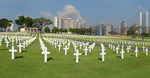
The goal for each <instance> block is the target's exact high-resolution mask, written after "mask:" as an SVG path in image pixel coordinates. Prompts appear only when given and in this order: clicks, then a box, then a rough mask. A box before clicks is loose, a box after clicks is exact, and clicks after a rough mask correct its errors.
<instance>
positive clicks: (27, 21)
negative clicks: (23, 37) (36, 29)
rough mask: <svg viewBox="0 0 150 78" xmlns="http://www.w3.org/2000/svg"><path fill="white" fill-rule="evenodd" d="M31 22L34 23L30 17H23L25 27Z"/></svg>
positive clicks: (30, 25) (30, 24) (29, 25)
mask: <svg viewBox="0 0 150 78" xmlns="http://www.w3.org/2000/svg"><path fill="white" fill-rule="evenodd" d="M33 23H34V20H33V19H32V18H31V17H26V18H25V25H26V26H27V27H32V25H33Z"/></svg>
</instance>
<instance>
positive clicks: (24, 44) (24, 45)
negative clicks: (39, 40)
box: [22, 41, 26, 49]
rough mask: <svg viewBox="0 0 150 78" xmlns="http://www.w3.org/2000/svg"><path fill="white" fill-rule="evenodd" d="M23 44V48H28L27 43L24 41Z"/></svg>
mask: <svg viewBox="0 0 150 78" xmlns="http://www.w3.org/2000/svg"><path fill="white" fill-rule="evenodd" d="M22 44H23V48H24V49H25V48H26V42H25V41H24V42H23V43H22Z"/></svg>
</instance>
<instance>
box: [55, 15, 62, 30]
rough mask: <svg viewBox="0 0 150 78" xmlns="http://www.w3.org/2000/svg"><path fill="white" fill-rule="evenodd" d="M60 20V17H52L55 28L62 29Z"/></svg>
mask: <svg viewBox="0 0 150 78" xmlns="http://www.w3.org/2000/svg"><path fill="white" fill-rule="evenodd" d="M61 21H62V18H61V17H57V16H55V17H54V26H55V27H57V28H59V29H60V28H62V24H61Z"/></svg>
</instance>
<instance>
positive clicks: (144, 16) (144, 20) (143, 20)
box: [140, 11, 148, 33]
mask: <svg viewBox="0 0 150 78" xmlns="http://www.w3.org/2000/svg"><path fill="white" fill-rule="evenodd" d="M140 26H141V27H142V28H141V29H140V31H141V33H148V12H146V11H145V12H140Z"/></svg>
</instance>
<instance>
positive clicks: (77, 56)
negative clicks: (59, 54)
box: [74, 50, 81, 63]
mask: <svg viewBox="0 0 150 78" xmlns="http://www.w3.org/2000/svg"><path fill="white" fill-rule="evenodd" d="M74 55H75V56H76V63H78V62H79V55H81V53H79V50H76V53H74Z"/></svg>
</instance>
